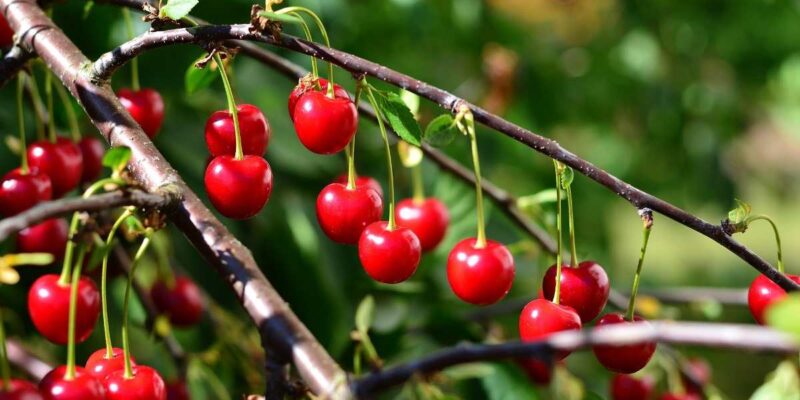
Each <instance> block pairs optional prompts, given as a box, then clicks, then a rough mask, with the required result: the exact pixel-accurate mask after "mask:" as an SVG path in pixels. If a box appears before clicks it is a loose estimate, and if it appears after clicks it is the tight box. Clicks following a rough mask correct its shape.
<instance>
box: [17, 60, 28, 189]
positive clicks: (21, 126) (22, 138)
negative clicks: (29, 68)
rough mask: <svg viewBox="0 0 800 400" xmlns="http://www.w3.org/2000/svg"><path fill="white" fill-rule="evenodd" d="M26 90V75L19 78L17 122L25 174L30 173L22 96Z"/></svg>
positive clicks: (22, 167)
mask: <svg viewBox="0 0 800 400" xmlns="http://www.w3.org/2000/svg"><path fill="white" fill-rule="evenodd" d="M24 90H25V75H23V74H19V76H18V77H17V121H18V123H19V146H20V153H22V154H21V157H22V162H21V165H20V170H21V171H22V173H23V174H27V173H28V149H27V147H28V145H27V143H25V112H24V111H23V107H22V95H23V91H24Z"/></svg>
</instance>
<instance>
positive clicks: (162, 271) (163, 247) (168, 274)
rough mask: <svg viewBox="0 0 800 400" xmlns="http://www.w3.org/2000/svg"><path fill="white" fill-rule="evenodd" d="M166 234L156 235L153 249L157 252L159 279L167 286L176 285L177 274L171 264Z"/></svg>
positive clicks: (170, 287) (172, 286)
mask: <svg viewBox="0 0 800 400" xmlns="http://www.w3.org/2000/svg"><path fill="white" fill-rule="evenodd" d="M168 240H169V239H168V238H167V236H166V235H165V234H162V235H159V236H156V237H154V240H153V251H154V252H155V254H156V261H157V262H156V268H157V271H158V280H159V281H161V282H164V284H166V286H167V288H169V289H172V288H174V287H175V274H174V273H173V272H172V268H170V266H169V258H170V257H169V242H168Z"/></svg>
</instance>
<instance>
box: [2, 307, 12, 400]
mask: <svg viewBox="0 0 800 400" xmlns="http://www.w3.org/2000/svg"><path fill="white" fill-rule="evenodd" d="M0 351H1V352H2V354H0V378H2V387H0V389H2V391H3V392H6V393H8V392H9V391H10V390H11V367H9V366H8V348H7V347H6V329H5V321H4V320H3V307H0Z"/></svg>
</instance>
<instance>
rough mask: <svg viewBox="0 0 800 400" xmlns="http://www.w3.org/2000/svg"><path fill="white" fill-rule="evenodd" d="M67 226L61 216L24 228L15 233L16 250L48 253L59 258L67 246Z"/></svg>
mask: <svg viewBox="0 0 800 400" xmlns="http://www.w3.org/2000/svg"><path fill="white" fill-rule="evenodd" d="M68 233H69V227H68V226H67V222H66V221H64V220H63V219H61V218H53V219H48V220H45V221H44V222H40V223H39V224H36V225H34V226H31V227H28V228H25V229H23V230H21V231H19V233H18V234H17V252H19V253H49V254H52V255H53V258H54V259H56V260H60V259H61V258H62V257H64V249H65V248H66V246H67V235H68Z"/></svg>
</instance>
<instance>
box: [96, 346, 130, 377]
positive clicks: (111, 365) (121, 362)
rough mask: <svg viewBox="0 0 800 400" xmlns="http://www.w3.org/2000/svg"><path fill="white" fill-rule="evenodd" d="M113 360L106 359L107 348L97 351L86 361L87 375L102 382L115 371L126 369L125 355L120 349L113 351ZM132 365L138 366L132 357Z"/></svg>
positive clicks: (113, 349) (115, 348) (116, 348)
mask: <svg viewBox="0 0 800 400" xmlns="http://www.w3.org/2000/svg"><path fill="white" fill-rule="evenodd" d="M111 354H112V355H111V358H106V349H105V347H104V348H102V349H100V350H97V351H95V352H94V353H92V355H91V356H89V359H88V360H86V367H85V371H86V373H88V374H90V375H92V376H94V377H95V378H97V379H99V380H100V381H101V382H102V381H103V379H105V378H106V377H107V376H108V375H109V374H111V373H112V372H114V371H119V370H123V369H125V354H124V353H123V350H122V349H120V348H119V347H114V348H112V349H111ZM131 364H133V365H136V360H135V359H134V358H133V356H131Z"/></svg>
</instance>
